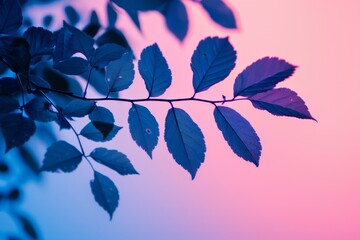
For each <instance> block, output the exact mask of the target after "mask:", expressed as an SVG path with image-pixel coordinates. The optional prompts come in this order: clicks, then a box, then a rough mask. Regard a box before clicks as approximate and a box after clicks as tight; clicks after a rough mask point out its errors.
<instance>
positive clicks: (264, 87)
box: [234, 57, 296, 97]
mask: <svg viewBox="0 0 360 240" xmlns="http://www.w3.org/2000/svg"><path fill="white" fill-rule="evenodd" d="M295 68H296V66H294V65H291V64H290V63H288V62H286V61H285V60H282V59H279V58H276V57H265V58H262V59H259V60H257V61H256V62H254V63H253V64H251V65H250V66H248V67H247V68H246V69H245V70H244V71H243V72H241V73H240V74H239V75H238V76H237V77H236V79H235V85H234V97H237V96H252V95H255V94H257V93H260V92H266V91H268V90H271V89H273V88H274V87H275V85H276V84H277V83H279V82H281V81H283V80H285V79H286V78H288V77H290V76H291V75H292V74H293V73H294V71H295Z"/></svg>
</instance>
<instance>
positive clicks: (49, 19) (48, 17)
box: [42, 15, 53, 28]
mask: <svg viewBox="0 0 360 240" xmlns="http://www.w3.org/2000/svg"><path fill="white" fill-rule="evenodd" d="M52 22H53V17H52V16H51V15H46V16H45V17H44V18H43V20H42V24H43V25H44V27H46V28H47V27H49V26H50V25H51V23H52Z"/></svg>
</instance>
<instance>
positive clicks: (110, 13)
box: [106, 2, 117, 27]
mask: <svg viewBox="0 0 360 240" xmlns="http://www.w3.org/2000/svg"><path fill="white" fill-rule="evenodd" d="M106 12H107V17H108V27H115V23H116V20H117V13H116V12H115V9H114V7H113V5H112V4H111V3H110V2H108V3H107V4H106Z"/></svg>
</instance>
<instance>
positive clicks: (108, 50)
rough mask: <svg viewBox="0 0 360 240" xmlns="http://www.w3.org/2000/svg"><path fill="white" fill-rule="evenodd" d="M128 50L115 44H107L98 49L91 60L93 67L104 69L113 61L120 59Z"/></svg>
mask: <svg viewBox="0 0 360 240" xmlns="http://www.w3.org/2000/svg"><path fill="white" fill-rule="evenodd" d="M127 51H128V50H127V49H126V48H124V47H122V46H120V45H118V44H115V43H107V44H104V45H102V46H100V47H98V48H97V49H96V50H95V52H94V54H93V55H92V56H91V58H90V64H91V66H93V67H97V68H103V67H105V66H107V65H108V64H109V63H110V62H111V61H114V60H117V59H120V58H121V56H122V55H123V54H124V53H126V52H127Z"/></svg>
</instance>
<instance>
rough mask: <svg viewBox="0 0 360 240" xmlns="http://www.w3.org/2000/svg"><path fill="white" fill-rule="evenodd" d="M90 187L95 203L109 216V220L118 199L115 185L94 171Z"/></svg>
mask: <svg viewBox="0 0 360 240" xmlns="http://www.w3.org/2000/svg"><path fill="white" fill-rule="evenodd" d="M90 187H91V191H92V193H93V195H94V197H95V201H96V202H97V203H98V204H99V205H100V206H101V207H102V208H103V209H104V210H105V211H106V212H107V213H108V214H109V216H110V220H111V219H112V216H113V213H114V212H115V209H116V208H117V206H118V204H119V198H120V197H119V191H118V190H117V188H116V186H115V184H114V183H113V181H111V179H110V178H108V177H107V176H105V175H103V174H101V173H99V172H97V171H94V180H92V181H91V182H90Z"/></svg>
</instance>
